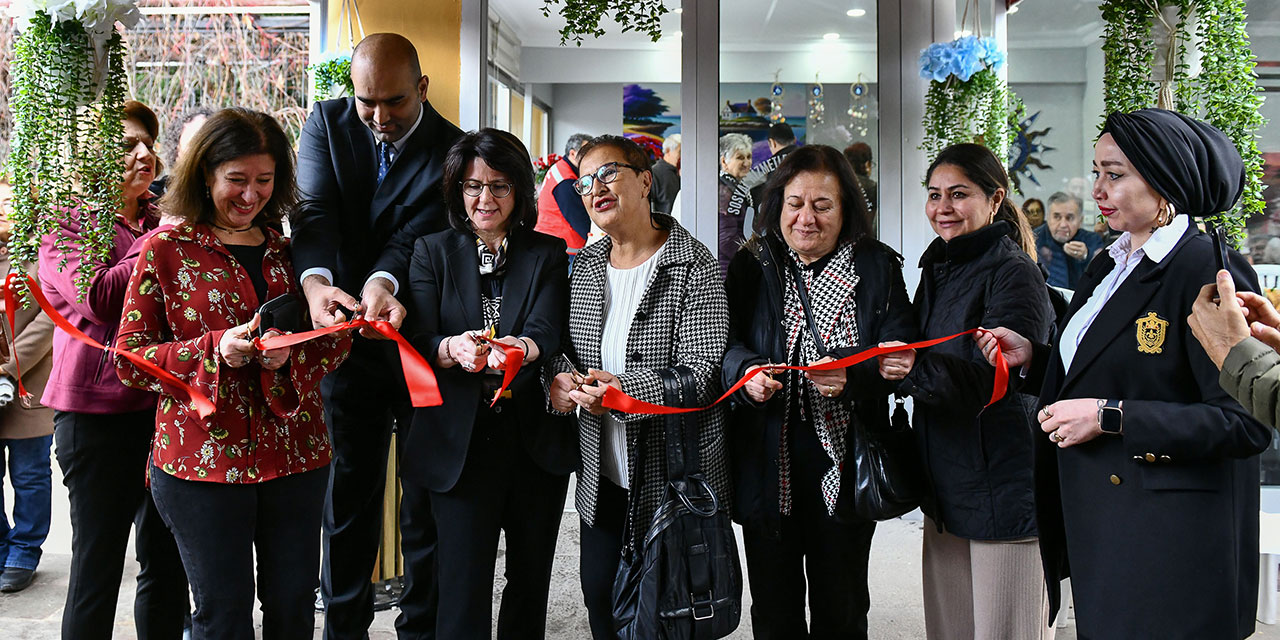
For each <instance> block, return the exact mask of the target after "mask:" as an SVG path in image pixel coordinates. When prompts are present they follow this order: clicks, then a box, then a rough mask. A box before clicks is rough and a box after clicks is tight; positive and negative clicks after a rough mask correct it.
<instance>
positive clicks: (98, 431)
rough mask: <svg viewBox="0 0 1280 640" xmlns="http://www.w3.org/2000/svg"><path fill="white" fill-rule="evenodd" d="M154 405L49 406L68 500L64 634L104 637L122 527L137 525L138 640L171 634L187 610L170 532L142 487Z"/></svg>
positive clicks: (125, 535) (177, 632) (75, 639)
mask: <svg viewBox="0 0 1280 640" xmlns="http://www.w3.org/2000/svg"><path fill="white" fill-rule="evenodd" d="M155 420H156V414H155V410H154V409H152V410H147V411H137V412H133V413H119V414H90V413H73V412H68V411H55V412H54V414H53V424H54V441H55V443H56V445H57V449H56V453H57V458H58V466H59V467H61V468H62V483H63V484H64V485H66V487H67V496H68V497H69V498H70V501H71V577H70V583H69V584H68V586H67V604H66V608H65V609H64V610H63V614H62V637H63V638H64V639H66V640H110V638H111V632H112V629H113V628H114V627H115V617H116V600H117V599H118V598H119V595H120V580H121V577H122V576H123V573H124V557H125V553H126V549H127V547H128V544H129V528H130V527H133V526H136V537H135V549H136V551H137V560H138V565H139V566H140V568H141V570H140V571H139V573H138V588H137V592H136V594H135V596H134V600H133V616H134V624H135V625H136V628H137V633H138V638H139V640H178V639H179V638H181V637H182V619H183V617H184V616H185V615H186V613H187V611H188V606H189V605H188V603H187V577H186V574H185V573H183V570H182V560H181V559H180V558H179V557H178V547H177V545H175V544H174V541H173V535H172V534H171V533H169V529H168V528H166V527H165V524H164V521H163V520H162V519H161V518H160V514H159V513H158V512H157V511H156V506H155V503H154V502H152V499H151V493H150V492H149V491H148V490H147V487H146V469H147V459H148V457H149V456H150V455H151V438H152V435H153V434H154V433H155Z"/></svg>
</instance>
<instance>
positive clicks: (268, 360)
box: [262, 356, 271, 364]
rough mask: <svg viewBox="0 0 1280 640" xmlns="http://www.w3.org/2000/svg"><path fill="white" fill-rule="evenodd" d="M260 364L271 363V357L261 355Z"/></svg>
mask: <svg viewBox="0 0 1280 640" xmlns="http://www.w3.org/2000/svg"><path fill="white" fill-rule="evenodd" d="M262 364H271V358H268V357H267V356H262Z"/></svg>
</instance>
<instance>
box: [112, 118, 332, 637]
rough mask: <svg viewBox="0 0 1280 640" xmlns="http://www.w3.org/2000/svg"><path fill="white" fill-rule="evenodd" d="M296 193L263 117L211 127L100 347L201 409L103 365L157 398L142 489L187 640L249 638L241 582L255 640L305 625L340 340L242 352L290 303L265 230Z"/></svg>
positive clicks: (204, 130) (287, 163)
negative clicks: (282, 302)
mask: <svg viewBox="0 0 1280 640" xmlns="http://www.w3.org/2000/svg"><path fill="white" fill-rule="evenodd" d="M296 193H297V192H296V187H295V183H294V171H293V149H292V147H291V146H290V144H289V140H288V138H287V137H286V136H285V134H284V131H283V130H282V129H281V128H280V125H279V124H278V123H277V122H276V121H275V120H274V119H273V118H272V117H271V116H269V115H267V114H264V113H259V112H256V111H249V110H247V109H225V110H222V111H219V112H218V113H216V114H214V115H213V116H212V117H210V118H209V120H208V121H206V122H205V124H204V126H203V127H201V128H200V131H199V133H197V134H196V136H195V138H194V139H193V140H192V141H191V148H190V149H189V150H188V153H187V154H185V155H184V156H183V157H182V159H181V161H180V162H179V165H178V167H177V169H176V170H175V172H174V174H173V182H172V184H171V185H170V188H169V190H168V191H167V192H166V194H165V196H164V199H163V201H162V203H163V205H164V206H165V207H166V208H167V209H168V210H169V211H170V212H171V213H172V214H173V215H175V216H178V217H180V218H182V219H183V220H184V223H183V224H181V225H179V226H176V227H174V228H173V229H170V230H168V231H165V232H163V233H160V234H158V235H155V236H154V237H152V238H151V239H150V240H148V241H147V242H146V244H145V245H144V247H143V251H142V254H143V255H142V257H141V258H140V259H139V261H138V264H137V266H136V268H135V269H134V272H133V276H132V277H131V278H130V280H129V284H128V292H127V295H126V297H125V300H124V315H123V318H122V320H121V322H120V335H119V336H118V337H117V338H116V347H117V348H119V349H125V350H129V351H132V352H134V353H136V354H138V355H141V356H142V357H144V358H146V359H147V360H149V361H151V362H153V363H155V364H156V365H157V366H159V367H160V368H162V369H164V370H166V371H168V372H171V373H172V374H173V375H175V376H177V377H178V378H179V379H180V380H182V381H184V382H186V383H188V384H190V385H192V386H194V387H195V388H196V390H197V391H199V392H200V393H203V394H205V395H206V396H207V397H210V398H216V401H217V407H218V409H217V412H216V413H214V414H212V415H210V416H208V417H206V418H201V417H200V416H199V415H198V414H197V413H196V411H195V408H194V407H193V406H192V405H191V404H190V403H189V402H187V401H186V399H185V397H184V394H183V393H182V392H181V391H180V390H178V389H175V388H173V387H170V386H169V385H168V383H163V382H160V381H158V380H156V379H155V378H153V377H152V376H151V375H149V374H147V373H145V372H143V371H142V370H140V369H138V368H137V367H135V366H134V365H133V364H132V363H131V362H129V361H128V360H125V359H124V358H122V357H119V356H117V357H116V361H115V364H116V371H117V373H118V374H119V376H120V379H121V380H123V381H124V382H125V384H127V385H129V386H130V387H134V388H137V389H146V390H150V391H154V392H159V393H160V398H161V400H160V408H159V411H158V412H156V414H155V416H154V418H153V421H152V426H153V430H154V432H155V438H154V441H153V446H152V448H151V456H150V467H149V471H150V480H151V487H152V493H153V494H154V495H155V501H156V505H157V507H158V508H159V510H160V514H161V515H162V516H163V517H164V521H165V524H167V525H168V526H169V528H170V529H171V530H172V531H173V535H174V537H175V538H176V540H177V543H178V549H179V551H180V552H181V554H182V561H183V564H184V565H185V567H186V569H187V574H188V576H189V577H190V579H191V591H192V594H193V596H194V598H195V605H196V612H195V616H194V619H193V623H194V625H193V633H194V636H195V637H197V638H252V637H253V633H254V632H253V625H254V623H253V599H254V598H253V595H254V587H255V583H256V586H257V593H258V599H259V600H260V601H261V602H262V613H263V618H262V630H263V637H264V638H273V639H275V638H280V639H285V638H310V637H311V636H312V634H313V629H314V627H315V615H314V611H313V607H314V603H315V595H314V592H315V588H316V586H317V585H318V583H319V572H320V536H319V535H317V532H318V531H319V530H320V514H321V507H322V505H323V502H324V492H325V485H326V484H327V481H328V469H327V467H328V465H329V460H330V455H331V452H330V447H329V436H328V433H327V431H326V429H325V425H324V412H323V410H322V408H321V405H320V391H319V384H320V379H321V378H322V377H323V376H324V374H325V373H327V372H329V371H332V370H333V369H334V368H336V367H337V366H338V364H339V363H340V362H341V361H342V360H343V359H344V358H345V357H346V352H347V349H348V348H349V347H350V337H349V336H347V335H346V334H341V335H333V336H325V337H321V338H317V339H314V340H312V341H309V342H305V343H302V344H300V345H296V346H294V347H279V348H276V349H271V350H267V351H260V350H258V349H257V348H256V347H255V346H254V343H253V342H251V338H252V337H253V335H254V334H255V333H260V334H261V335H263V336H264V337H267V338H269V337H271V336H273V335H276V333H277V332H276V331H275V330H274V329H276V327H275V326H272V327H261V326H260V322H262V321H263V320H262V319H261V318H260V317H259V315H258V314H257V313H255V310H257V309H258V308H259V307H261V306H262V304H263V303H264V302H266V301H268V300H272V299H274V298H277V297H281V296H286V295H296V294H297V281H296V279H295V277H294V273H293V267H292V261H291V258H290V255H289V247H288V241H287V240H286V239H285V238H283V237H282V236H281V235H280V234H279V232H277V231H275V230H274V229H273V228H271V225H272V224H273V223H277V222H279V220H280V218H281V216H282V215H283V214H284V213H285V212H286V211H287V210H288V209H289V208H290V207H291V206H292V205H293V204H294V202H295V200H296ZM276 321H277V324H289V325H290V326H284V327H280V328H282V329H284V330H289V329H292V328H297V327H296V325H297V324H300V323H301V319H300V318H296V319H294V322H292V323H290V322H288V321H287V319H285V318H283V317H277V318H276ZM255 552H256V553H255ZM255 558H256V569H257V571H256V580H255ZM182 600H183V604H184V607H183V608H184V609H185V600H186V598H185V594H184V597H183V598H182Z"/></svg>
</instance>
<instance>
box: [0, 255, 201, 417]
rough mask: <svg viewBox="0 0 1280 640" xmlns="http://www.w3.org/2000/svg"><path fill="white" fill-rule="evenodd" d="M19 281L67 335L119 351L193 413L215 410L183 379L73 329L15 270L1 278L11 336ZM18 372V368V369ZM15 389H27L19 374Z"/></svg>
mask: <svg viewBox="0 0 1280 640" xmlns="http://www.w3.org/2000/svg"><path fill="white" fill-rule="evenodd" d="M19 280H21V281H23V282H24V283H25V284H26V286H27V291H28V292H30V293H31V296H32V297H33V298H35V300H36V304H38V305H40V308H41V309H43V310H44V312H45V314H46V315H48V316H49V319H50V320H52V321H53V324H54V325H56V326H57V327H58V328H59V329H62V330H63V331H65V332H66V333H67V335H69V336H71V337H72V338H73V339H75V340H77V341H79V342H83V343H84V344H87V345H89V346H91V347H93V348H95V349H101V350H103V351H106V352H108V353H118V354H120V355H121V356H122V357H123V358H125V359H126V360H128V361H129V362H131V363H133V366H135V367H137V368H138V369H141V370H142V371H144V372H146V373H148V374H150V375H151V376H153V377H155V378H156V379H158V380H160V381H161V382H165V383H168V384H169V385H170V386H172V387H174V388H176V389H177V390H178V391H179V393H180V394H181V395H184V396H186V398H185V399H186V401H187V402H190V403H191V404H192V406H194V407H195V409H196V413H197V414H199V416H200V417H201V418H207V417H209V415H211V414H212V413H213V412H214V410H215V407H214V404H213V401H212V400H210V399H209V398H207V397H205V395H204V394H202V393H200V391H199V390H198V389H196V388H195V387H193V386H191V385H190V384H187V383H186V382H184V381H182V380H181V379H179V378H178V377H177V376H175V375H173V374H172V373H169V372H168V371H165V370H164V369H162V368H160V366H159V365H157V364H155V363H154V362H151V361H149V360H147V359H146V358H143V357H142V356H140V355H138V354H136V353H133V352H131V351H125V350H123V349H117V348H115V347H108V346H105V345H103V344H101V343H100V342H98V341H97V340H94V339H93V338H90V337H89V336H88V335H86V334H85V333H84V332H83V331H81V330H80V329H78V328H76V326H75V325H73V324H71V322H69V321H68V320H67V319H66V318H64V317H63V316H62V314H60V313H58V312H57V310H55V309H54V308H53V305H52V304H50V303H49V299H48V298H46V297H45V295H44V292H43V291H41V290H40V285H37V284H36V281H35V279H34V278H32V277H31V276H29V275H23V276H20V275H18V274H16V273H10V274H9V276H8V277H7V278H5V281H4V304H5V307H4V314H5V316H6V318H7V320H8V322H9V334H10V336H11V338H12V336H13V333H14V324H15V313H16V311H17V309H16V306H17V304H18V302H17V294H16V291H17V287H18V285H17V281H19ZM13 356H14V360H13V363H14V365H15V368H17V365H18V354H17V350H16V349H15V350H14V354H13ZM19 371H21V370H20V369H19ZM18 389H19V391H20V393H22V394H23V395H24V396H26V395H28V394H27V392H26V389H25V388H23V386H22V376H21V375H19V376H18ZM179 399H182V398H179Z"/></svg>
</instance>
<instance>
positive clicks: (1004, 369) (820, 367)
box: [601, 329, 1009, 415]
mask: <svg viewBox="0 0 1280 640" xmlns="http://www.w3.org/2000/svg"><path fill="white" fill-rule="evenodd" d="M977 332H978V329H970V330H968V331H964V332H961V333H957V334H955V335H951V336H947V337H945V338H934V339H932V340H924V341H922V342H913V343H911V344H903V345H897V346H893V347H872V348H870V349H867V350H865V351H861V352H858V353H855V354H853V355H851V356H848V357H846V358H840V359H839V360H832V361H831V362H823V363H822V364H814V365H808V366H803V367H796V366H789V365H776V366H773V367H770V368H771V369H774V370H787V369H789V370H792V371H830V370H832V369H844V368H846V367H852V366H853V365H855V364H858V363H859V362H865V361H867V360H870V359H872V358H875V357H878V356H882V355H885V354H889V353H895V352H898V351H906V350H908V349H924V348H927V347H932V346H934V345H936V344H942V343H943V342H946V341H948V340H953V339H955V338H959V337H961V336H967V335H971V334H974V333H977ZM759 370H760V368H759V367H752V368H751V369H748V370H747V373H746V374H745V375H743V376H742V378H740V379H739V380H738V381H737V382H735V383H734V384H733V386H732V387H729V389H728V390H727V391H725V392H724V394H722V395H721V396H720V397H719V398H717V399H716V401H715V402H712V403H711V404H709V405H707V406H705V407H689V408H682V407H667V406H663V405H660V404H653V403H651V402H644V401H642V400H637V399H635V398H633V397H631V396H629V395H627V394H625V393H623V392H622V390H621V389H618V388H616V387H607V388H606V389H605V391H604V398H602V399H601V404H602V405H604V407H605V408H606V409H613V410H614V411H621V412H623V413H639V414H652V415H668V414H677V413H693V412H695V411H705V410H707V409H710V408H711V407H714V406H716V405H718V404H720V403H721V402H724V401H725V400H728V399H729V396H732V395H733V394H734V392H736V391H737V390H738V389H741V388H742V387H743V385H745V384H747V382H748V381H749V380H751V378H752V377H754V376H755V375H756V373H757V372H758V371H759ZM1008 387H1009V364H1008V363H1007V362H1005V359H1004V353H1002V352H1001V351H1000V345H999V344H997V345H996V375H995V380H994V381H993V384H992V389H991V401H990V402H988V403H987V404H986V405H985V406H987V407H989V406H991V405H993V404H995V403H996V402H998V401H999V400H1000V399H1001V398H1003V397H1004V394H1005V392H1006V390H1007V389H1008Z"/></svg>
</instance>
